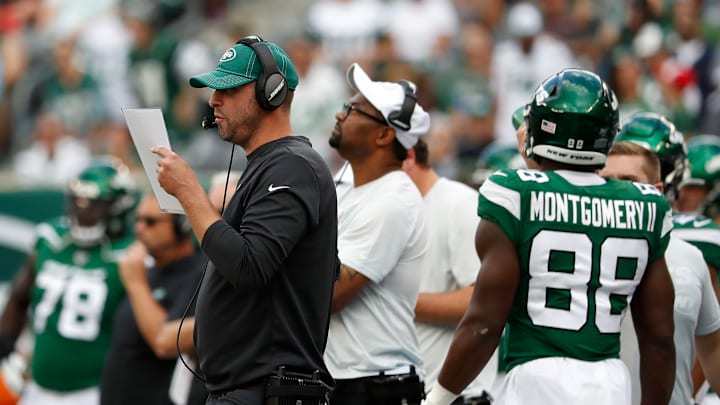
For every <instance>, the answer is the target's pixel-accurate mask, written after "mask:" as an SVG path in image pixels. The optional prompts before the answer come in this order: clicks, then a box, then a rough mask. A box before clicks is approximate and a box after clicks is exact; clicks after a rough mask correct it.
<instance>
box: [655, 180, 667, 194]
mask: <svg viewBox="0 0 720 405" xmlns="http://www.w3.org/2000/svg"><path fill="white" fill-rule="evenodd" d="M654 186H655V188H656V189H657V190H658V191H659V192H660V194H663V193H664V192H665V187H663V184H662V182H657V183H655V184H654Z"/></svg>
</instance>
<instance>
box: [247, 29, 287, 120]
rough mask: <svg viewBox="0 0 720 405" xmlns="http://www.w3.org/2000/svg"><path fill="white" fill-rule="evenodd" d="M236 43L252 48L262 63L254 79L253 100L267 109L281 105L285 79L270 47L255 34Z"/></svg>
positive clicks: (285, 94) (285, 85) (285, 89)
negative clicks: (257, 75) (259, 71)
mask: <svg viewBox="0 0 720 405" xmlns="http://www.w3.org/2000/svg"><path fill="white" fill-rule="evenodd" d="M237 43H238V44H243V45H245V46H249V47H250V48H252V50H253V51H254V52H255V55H256V56H257V59H258V60H259V61H260V64H261V65H262V73H261V74H260V77H258V78H257V80H256V81H255V100H257V103H258V105H260V107H261V108H263V109H264V110H268V111H272V110H274V109H276V108H278V107H280V106H281V105H283V103H284V102H285V99H286V98H287V93H288V88H287V79H286V78H285V75H283V73H282V72H281V71H280V69H279V68H278V65H277V61H276V60H275V55H273V53H272V50H271V49H270V47H269V46H268V45H267V43H266V42H265V41H264V40H263V39H262V38H260V37H256V36H250V37H245V38H242V39H241V40H239V41H238V42H237Z"/></svg>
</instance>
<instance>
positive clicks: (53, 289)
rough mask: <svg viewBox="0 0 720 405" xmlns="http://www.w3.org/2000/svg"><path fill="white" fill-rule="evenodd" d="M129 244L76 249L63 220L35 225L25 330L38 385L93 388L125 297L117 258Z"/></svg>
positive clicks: (57, 388)
mask: <svg viewBox="0 0 720 405" xmlns="http://www.w3.org/2000/svg"><path fill="white" fill-rule="evenodd" d="M132 241H133V239H132V238H130V237H127V238H124V239H120V240H114V241H112V242H111V241H106V242H103V243H101V244H100V245H98V246H95V247H90V248H81V247H78V246H77V245H75V244H74V243H73V242H72V239H71V238H70V229H69V226H68V224H67V222H66V221H64V220H58V221H54V222H52V223H46V224H41V225H39V226H38V239H37V242H36V245H35V268H34V272H35V283H34V287H33V290H32V298H31V304H32V313H31V327H32V330H33V332H34V334H35V347H34V353H33V357H32V378H33V380H34V381H35V382H36V383H37V384H38V385H39V386H40V387H42V388H45V389H48V390H53V391H60V392H68V391H76V390H81V389H85V388H88V387H95V386H98V385H99V383H100V374H101V373H102V369H103V363H104V361H105V354H106V352H107V350H108V347H109V344H110V337H111V327H112V320H113V317H114V315H115V309H116V308H117V305H118V303H119V302H120V300H121V299H122V298H123V297H124V295H125V290H124V288H123V285H122V282H121V281H120V277H119V273H118V265H117V260H118V257H119V256H120V254H121V253H122V252H123V251H124V250H125V249H126V248H127V246H128V245H129V244H130V243H131V242H132Z"/></svg>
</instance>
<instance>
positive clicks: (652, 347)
mask: <svg viewBox="0 0 720 405" xmlns="http://www.w3.org/2000/svg"><path fill="white" fill-rule="evenodd" d="M674 301H675V292H674V290H673V285H672V280H671V279H670V274H669V273H668V270H667V265H666V263H665V257H664V256H661V257H659V258H658V259H655V260H654V261H653V262H652V263H650V265H649V266H648V268H647V269H646V271H645V274H644V275H643V279H642V281H641V282H640V284H639V285H638V288H637V289H636V290H635V294H634V296H633V299H632V304H631V310H632V315H633V323H634V325H635V331H636V333H637V339H638V346H639V350H640V388H641V398H642V402H641V404H642V405H650V404H666V403H668V401H669V400H670V395H671V393H672V390H673V383H674V381H675V344H674V342H673V332H674V324H673V303H674Z"/></svg>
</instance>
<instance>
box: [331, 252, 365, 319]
mask: <svg viewBox="0 0 720 405" xmlns="http://www.w3.org/2000/svg"><path fill="white" fill-rule="evenodd" d="M369 282H370V279H369V278H367V277H365V276H364V275H363V274H362V273H360V272H358V271H357V270H355V269H353V268H351V267H349V266H346V265H344V264H341V265H340V277H338V279H337V281H335V286H334V287H333V299H332V312H333V313H335V312H340V311H342V309H343V308H345V306H347V305H348V304H349V303H350V301H352V300H353V298H355V297H356V296H357V295H358V294H360V291H362V290H363V288H365V286H366V285H368V283H369Z"/></svg>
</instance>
